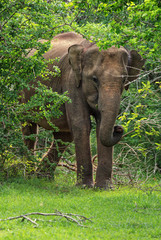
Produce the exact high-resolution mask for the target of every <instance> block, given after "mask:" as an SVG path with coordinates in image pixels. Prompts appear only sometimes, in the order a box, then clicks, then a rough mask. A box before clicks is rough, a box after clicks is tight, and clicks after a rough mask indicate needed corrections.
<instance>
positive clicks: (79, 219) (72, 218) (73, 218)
mask: <svg viewBox="0 0 161 240" xmlns="http://www.w3.org/2000/svg"><path fill="white" fill-rule="evenodd" d="M32 215H39V216H58V217H62V218H65V219H67V220H68V221H71V222H74V223H76V224H77V225H78V226H81V227H86V226H85V225H82V224H81V223H82V222H83V221H90V222H92V221H91V220H90V218H87V217H85V216H83V215H78V214H73V213H62V212H60V211H57V210H56V212H55V213H40V212H32V213H26V214H23V215H19V216H16V217H8V218H6V219H0V221H9V220H15V219H19V218H22V221H23V220H24V219H26V220H28V221H29V222H31V223H33V224H34V225H36V227H38V226H39V225H38V224H37V223H36V221H40V219H35V220H32V219H31V218H29V217H28V216H32Z"/></svg>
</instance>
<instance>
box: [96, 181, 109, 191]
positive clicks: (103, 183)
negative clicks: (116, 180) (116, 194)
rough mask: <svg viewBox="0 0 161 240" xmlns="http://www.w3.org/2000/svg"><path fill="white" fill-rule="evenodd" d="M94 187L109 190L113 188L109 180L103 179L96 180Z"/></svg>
mask: <svg viewBox="0 0 161 240" xmlns="http://www.w3.org/2000/svg"><path fill="white" fill-rule="evenodd" d="M94 187H95V188H99V189H103V190H110V189H113V186H112V183H111V180H105V181H101V182H99V181H98V182H96V183H95V185H94Z"/></svg>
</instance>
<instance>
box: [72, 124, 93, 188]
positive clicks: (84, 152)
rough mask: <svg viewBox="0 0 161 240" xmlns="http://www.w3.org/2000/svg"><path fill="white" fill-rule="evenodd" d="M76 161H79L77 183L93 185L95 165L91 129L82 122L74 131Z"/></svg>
mask: <svg viewBox="0 0 161 240" xmlns="http://www.w3.org/2000/svg"><path fill="white" fill-rule="evenodd" d="M73 136H74V142H75V150H76V161H77V184H78V185H85V186H88V187H92V186H93V167H92V161H91V151H90V130H89V129H88V128H87V127H86V126H85V124H82V127H81V128H79V127H76V128H75V130H74V131H73Z"/></svg>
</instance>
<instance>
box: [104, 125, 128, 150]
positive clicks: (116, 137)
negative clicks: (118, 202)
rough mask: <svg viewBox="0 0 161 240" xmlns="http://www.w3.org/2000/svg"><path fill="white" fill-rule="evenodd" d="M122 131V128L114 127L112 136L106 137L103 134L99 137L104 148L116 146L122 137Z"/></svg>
mask: <svg viewBox="0 0 161 240" xmlns="http://www.w3.org/2000/svg"><path fill="white" fill-rule="evenodd" d="M123 132H124V129H123V127H122V126H114V130H113V134H112V136H110V137H109V136H106V135H105V134H103V136H100V139H101V142H102V144H103V145H104V146H106V147H112V146H114V145H115V144H117V143H118V142H119V141H120V140H121V138H122V135H123Z"/></svg>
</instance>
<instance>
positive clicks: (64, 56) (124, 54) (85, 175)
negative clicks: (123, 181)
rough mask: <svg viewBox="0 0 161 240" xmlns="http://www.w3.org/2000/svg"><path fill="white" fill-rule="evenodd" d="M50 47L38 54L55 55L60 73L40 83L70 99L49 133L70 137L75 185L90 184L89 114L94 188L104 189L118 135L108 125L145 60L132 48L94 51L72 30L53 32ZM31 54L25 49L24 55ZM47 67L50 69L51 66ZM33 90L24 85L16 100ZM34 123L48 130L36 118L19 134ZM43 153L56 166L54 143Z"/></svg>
mask: <svg viewBox="0 0 161 240" xmlns="http://www.w3.org/2000/svg"><path fill="white" fill-rule="evenodd" d="M51 45H52V47H51V49H50V50H49V51H48V52H46V53H45V54H44V58H45V59H55V58H56V57H59V58H60V61H59V63H57V64H58V66H59V68H60V70H61V76H60V77H57V78H53V76H50V83H49V82H45V81H44V82H43V83H45V84H46V85H48V86H49V85H50V86H51V87H52V89H53V91H57V92H58V93H60V94H61V93H63V92H65V91H68V94H69V97H70V98H71V100H72V102H71V103H65V104H64V105H63V106H62V111H63V116H61V118H59V119H54V120H53V124H55V125H56V126H57V127H59V129H60V131H59V133H55V132H53V134H54V138H56V139H58V138H60V139H62V140H63V141H74V143H75V151H76V162H77V181H78V183H79V184H83V185H86V186H93V168H92V162H91V152H90V130H91V123H90V115H93V116H94V118H95V120H96V132H97V153H98V168H97V172H96V180H95V186H97V187H101V188H106V187H108V183H109V182H110V181H111V173H112V152H113V146H114V145H115V144H117V143H118V142H119V140H120V139H121V137H122V134H123V128H122V127H121V126H114V124H115V120H116V117H117V114H118V111H119V106H120V99H121V94H122V92H123V89H124V88H125V85H126V86H127V85H128V83H129V82H130V81H133V80H134V79H136V78H137V77H138V76H139V72H140V69H142V66H143V65H144V62H145V61H144V60H143V59H142V58H141V56H140V55H139V54H138V53H137V52H136V51H135V50H132V51H129V52H128V51H127V50H126V49H125V48H123V47H120V48H116V47H111V48H109V49H107V50H102V51H100V50H99V48H98V47H97V46H96V45H95V44H93V43H91V42H89V41H87V40H85V39H83V37H82V36H81V35H79V34H76V33H73V32H70V33H62V34H59V35H57V36H55V37H54V38H53V40H52V41H51ZM32 54H33V53H32V52H31V53H30V55H32ZM48 67H49V69H50V70H52V69H53V65H52V64H51V65H49V66H48ZM39 80H40V79H39ZM41 81H43V79H41ZM126 88H128V87H126ZM33 94H34V91H31V90H27V89H24V91H23V96H24V97H23V98H22V102H26V101H28V99H30V97H31V96H32V95H33ZM35 124H38V125H40V126H41V127H44V128H45V129H50V130H51V126H50V125H49V124H48V122H47V120H46V119H40V120H39V121H38V122H36V123H31V122H30V124H29V126H30V128H29V129H27V128H26V129H25V128H23V129H22V131H23V133H24V134H25V135H29V134H31V133H36V127H35ZM26 144H27V145H28V147H29V148H30V149H32V148H34V142H31V141H30V140H28V142H26ZM61 149H63V150H65V146H64V148H63V147H62V146H61ZM48 157H49V161H50V162H51V163H55V166H56V165H57V164H58V162H59V156H58V152H57V150H56V148H55V145H54V142H53V145H52V148H51V149H50V150H49V152H48Z"/></svg>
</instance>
